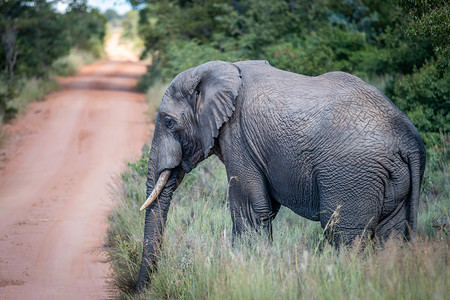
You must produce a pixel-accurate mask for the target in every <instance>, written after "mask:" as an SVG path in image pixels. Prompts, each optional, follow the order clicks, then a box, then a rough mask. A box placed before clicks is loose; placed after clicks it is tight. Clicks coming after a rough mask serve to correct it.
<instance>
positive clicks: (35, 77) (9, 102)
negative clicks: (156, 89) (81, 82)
mask: <svg viewBox="0 0 450 300" xmlns="http://www.w3.org/2000/svg"><path fill="white" fill-rule="evenodd" d="M68 4H69V5H68V11H67V12H66V13H64V14H62V13H60V12H58V11H56V9H55V7H54V6H55V1H46V0H34V1H25V0H14V1H12V0H9V1H8V0H5V1H1V2H0V33H1V37H2V40H1V43H2V44H1V47H0V57H1V59H0V80H2V81H5V82H6V81H7V82H8V86H7V88H2V89H1V90H0V119H2V120H5V121H6V120H8V119H11V118H12V117H14V115H15V114H16V113H17V112H18V110H20V109H19V108H17V107H21V104H18V101H17V99H18V98H17V97H19V99H28V97H27V96H22V95H23V94H24V93H26V94H29V93H28V92H27V91H28V90H30V89H32V90H39V92H38V93H37V94H36V95H37V97H42V96H41V95H40V93H41V91H42V90H47V89H46V88H44V89H40V88H39V89H36V88H33V82H35V81H39V82H41V81H45V80H46V79H47V78H49V75H50V73H51V72H52V71H54V70H57V72H58V73H60V74H70V73H71V72H73V67H74V66H73V65H72V64H71V63H70V61H69V60H70V59H67V58H66V59H64V58H63V57H66V56H68V57H69V58H72V57H73V53H71V54H70V55H69V52H70V51H71V49H75V48H76V49H79V50H81V51H84V52H89V53H91V55H93V56H94V57H96V58H98V57H101V56H102V54H103V38H104V35H105V23H106V19H105V17H104V16H103V15H102V14H100V12H99V11H98V10H95V9H90V8H89V7H88V6H87V5H86V0H71V1H68ZM4 58H6V59H4ZM23 78H30V79H28V80H29V81H30V82H31V83H30V84H31V87H29V86H28V84H27V85H23V84H21V81H23V80H25V81H26V80H27V79H23ZM50 82H51V80H50ZM23 88H25V90H22V89H23ZM31 94H33V93H31ZM27 101H29V100H26V101H22V100H20V101H19V102H20V103H22V102H24V103H25V102H27Z"/></svg>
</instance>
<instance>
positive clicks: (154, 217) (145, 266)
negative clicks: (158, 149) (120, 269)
mask: <svg viewBox="0 0 450 300" xmlns="http://www.w3.org/2000/svg"><path fill="white" fill-rule="evenodd" d="M151 165H152V161H150V165H149V166H151ZM165 172H168V173H169V174H168V176H167V173H164V172H161V174H160V175H159V177H165V176H167V177H168V178H167V179H166V183H165V185H163V186H162V187H161V191H160V193H159V196H157V200H156V201H153V202H152V203H151V204H149V205H148V207H147V208H146V211H145V225H144V241H143V250H142V260H141V267H140V270H139V276H138V281H137V287H136V291H137V292H138V293H139V292H141V291H142V290H143V289H144V288H145V287H146V286H147V284H148V282H149V274H150V273H152V272H154V271H155V270H156V264H157V258H158V253H159V251H160V247H161V238H162V235H163V232H164V227H165V223H166V220H167V212H168V211H169V207H170V202H171V200H172V194H173V192H174V191H175V189H176V187H177V185H178V182H179V181H178V180H177V179H179V178H178V177H180V176H181V177H182V174H181V173H183V172H182V171H181V170H180V169H179V168H176V169H173V170H171V171H165ZM154 175H155V174H154V172H153V168H152V167H149V171H148V174H147V198H149V197H150V196H151V193H152V192H154V191H155V190H156V189H157V185H158V183H157V184H156V186H155V180H154ZM158 181H160V180H158ZM180 181H181V180H180ZM160 184H161V183H160ZM155 198H156V197H155Z"/></svg>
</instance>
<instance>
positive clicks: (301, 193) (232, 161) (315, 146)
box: [138, 61, 425, 290]
mask: <svg viewBox="0 0 450 300" xmlns="http://www.w3.org/2000/svg"><path fill="white" fill-rule="evenodd" d="M213 154H215V155H217V156H218V157H219V159H220V160H221V161H222V162H223V163H224V164H225V167H226V172H227V176H228V181H229V205H230V210H231V217H232V221H233V236H238V235H239V234H241V233H242V232H243V231H244V230H245V229H246V228H252V229H254V230H256V231H261V232H267V233H268V235H269V237H270V238H271V235H272V220H273V219H274V218H275V216H276V215H277V212H278V211H279V209H280V207H281V205H284V206H286V207H288V208H289V209H291V210H292V211H294V212H295V213H297V214H299V215H300V216H302V217H305V218H307V219H310V220H313V221H320V223H321V225H322V227H323V228H325V227H326V224H327V223H328V222H329V221H330V218H332V215H333V213H334V212H336V211H338V212H339V213H338V215H339V220H338V221H337V222H335V224H334V227H333V235H332V239H333V240H334V241H337V242H338V243H345V244H348V243H351V242H352V241H353V240H354V239H355V238H356V237H357V236H361V235H363V234H364V235H367V236H368V237H371V238H375V237H376V238H378V239H380V240H383V239H386V238H387V237H388V236H389V235H390V234H391V233H393V232H394V233H397V234H399V235H402V236H404V237H405V238H406V239H409V238H411V237H412V236H413V234H414V232H415V230H416V226H417V208H418V201H419V191H420V186H421V182H422V178H423V173H424V168H425V148H424V144H423V141H422V139H421V137H420V135H419V133H418V132H417V130H416V129H415V127H414V126H413V124H412V123H411V121H410V120H409V119H408V118H407V117H406V116H405V114H403V113H402V112H401V111H400V110H399V109H398V108H397V107H396V106H395V105H394V104H393V103H392V102H391V101H390V100H389V99H388V98H386V96H384V95H383V94H382V93H381V92H380V91H379V90H377V89H376V88H375V87H373V86H371V85H369V84H366V83H365V82H363V81H362V80H360V79H359V78H357V77H355V76H352V75H350V74H347V73H343V72H331V73H326V74H324V75H321V76H317V77H308V76H303V75H299V74H295V73H290V72H286V71H283V70H279V69H276V68H274V67H272V66H270V65H269V64H268V63H267V62H265V61H243V62H236V63H228V62H222V61H214V62H208V63H205V64H202V65H200V66H198V67H195V68H191V69H188V70H186V71H184V72H182V73H180V74H179V75H177V76H176V77H175V79H174V80H173V81H172V83H171V84H170V85H169V87H168V88H167V90H166V92H165V94H164V97H163V99H162V102H161V105H160V108H159V112H158V114H157V117H156V123H155V132H154V137H153V142H152V148H151V151H150V156H149V158H150V160H149V169H148V180H147V197H148V200H147V201H146V203H145V204H144V205H143V208H142V209H144V208H145V207H147V205H148V204H149V203H151V204H150V205H148V207H147V209H146V216H145V233H144V246H143V255H142V263H141V269H140V274H139V278H138V290H140V289H141V288H142V287H143V286H145V284H146V282H147V281H148V272H149V271H152V270H154V268H155V267H156V253H157V251H158V245H159V241H160V238H161V235H162V232H163V228H164V224H165V221H166V217H167V212H168V210H169V205H170V202H171V197H172V193H173V192H174V190H175V189H176V188H177V186H178V184H179V183H180V182H181V180H182V179H183V177H184V175H185V174H186V173H189V172H190V171H191V170H192V169H193V168H195V167H196V165H197V164H198V163H199V162H200V161H202V160H204V159H205V158H207V157H209V156H210V155H213ZM155 182H156V184H155ZM155 199H157V201H153V200H155ZM152 201H153V202H152ZM335 215H336V214H335Z"/></svg>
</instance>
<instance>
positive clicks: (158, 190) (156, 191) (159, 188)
mask: <svg viewBox="0 0 450 300" xmlns="http://www.w3.org/2000/svg"><path fill="white" fill-rule="evenodd" d="M170 173H171V171H170V170H165V171H163V172H162V173H161V174H160V175H159V178H158V182H157V183H156V185H155V188H154V189H153V191H152V193H151V194H150V196H148V198H147V200H146V201H145V202H144V204H142V206H141V209H140V211H143V210H144V209H146V208H147V207H148V206H149V205H150V204H152V202H153V201H155V199H156V198H157V197H158V195H159V193H161V191H162V189H163V188H164V186H165V185H166V183H167V180H169V176H170Z"/></svg>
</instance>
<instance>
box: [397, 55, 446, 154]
mask: <svg viewBox="0 0 450 300" xmlns="http://www.w3.org/2000/svg"><path fill="white" fill-rule="evenodd" d="M449 82H450V73H449V72H448V71H447V70H446V68H444V69H441V68H439V67H438V66H437V65H436V64H435V63H434V61H429V62H427V63H426V64H425V65H424V66H422V67H421V68H420V69H417V68H415V69H414V72H413V73H412V74H410V75H406V76H404V77H403V78H402V79H401V80H399V81H398V82H396V83H395V84H394V85H393V88H392V89H391V90H390V91H388V93H389V94H391V95H390V96H391V99H392V100H393V101H394V102H395V104H396V105H397V106H398V107H399V108H400V109H402V110H403V111H404V112H405V113H406V114H407V115H408V117H409V118H410V119H411V121H412V122H413V123H414V125H415V126H416V127H417V129H418V130H419V131H420V132H421V134H422V137H423V138H424V141H425V143H426V144H427V147H431V146H432V145H434V144H435V142H436V141H439V131H443V132H444V134H448V133H449V132H450V85H449Z"/></svg>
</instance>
